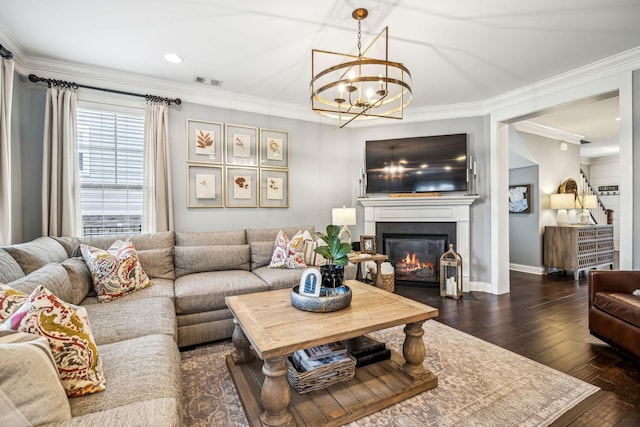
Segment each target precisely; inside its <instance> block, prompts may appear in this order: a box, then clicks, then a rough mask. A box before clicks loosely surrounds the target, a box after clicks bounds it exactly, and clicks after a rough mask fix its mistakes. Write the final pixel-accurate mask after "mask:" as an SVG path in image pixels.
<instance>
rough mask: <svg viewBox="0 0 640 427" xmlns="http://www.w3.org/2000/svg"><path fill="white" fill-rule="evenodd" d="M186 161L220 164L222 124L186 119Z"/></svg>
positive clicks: (221, 157) (222, 154) (221, 156)
mask: <svg viewBox="0 0 640 427" xmlns="http://www.w3.org/2000/svg"><path fill="white" fill-rule="evenodd" d="M186 128H187V161H188V162H199V163H203V162H206V163H222V162H223V156H224V149H223V137H224V135H223V134H224V131H223V126H222V123H216V122H207V121H204V120H192V119H187V126H186Z"/></svg>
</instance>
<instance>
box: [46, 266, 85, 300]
mask: <svg viewBox="0 0 640 427" xmlns="http://www.w3.org/2000/svg"><path fill="white" fill-rule="evenodd" d="M61 265H62V266H63V267H64V269H65V270H66V271H67V274H68V275H69V280H71V285H72V287H73V300H74V301H77V302H72V304H80V303H81V302H82V300H83V299H84V298H85V297H86V296H87V295H88V294H89V291H91V290H92V289H93V279H92V278H91V272H90V271H89V267H87V264H86V263H85V262H84V260H83V259H82V258H68V259H65V260H64V261H62V263H61ZM54 293H55V292H54ZM69 302H70V301H69Z"/></svg>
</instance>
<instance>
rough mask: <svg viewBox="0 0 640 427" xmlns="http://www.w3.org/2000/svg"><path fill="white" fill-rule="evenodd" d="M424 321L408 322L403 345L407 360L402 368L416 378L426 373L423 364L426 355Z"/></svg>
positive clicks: (403, 353)
mask: <svg viewBox="0 0 640 427" xmlns="http://www.w3.org/2000/svg"><path fill="white" fill-rule="evenodd" d="M423 323H424V321H421V322H415V323H407V326H405V328H404V333H405V339H404V344H403V345H402V355H403V356H404V359H405V361H406V362H405V364H404V366H403V367H402V368H403V369H404V370H405V372H407V373H409V374H410V375H411V376H413V377H414V378H416V377H419V376H421V375H424V374H425V372H426V371H425V369H424V367H423V366H422V362H424V355H425V350H424V342H423V341H422V336H423V335H424V330H423V329H422V324H423Z"/></svg>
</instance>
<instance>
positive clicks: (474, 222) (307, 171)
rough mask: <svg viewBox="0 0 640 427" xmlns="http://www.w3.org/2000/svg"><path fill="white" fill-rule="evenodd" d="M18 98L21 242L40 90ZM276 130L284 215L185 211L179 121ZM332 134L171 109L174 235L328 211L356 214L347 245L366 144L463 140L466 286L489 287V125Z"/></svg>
mask: <svg viewBox="0 0 640 427" xmlns="http://www.w3.org/2000/svg"><path fill="white" fill-rule="evenodd" d="M15 90H16V95H17V96H18V97H19V103H20V112H19V114H16V115H17V116H19V117H20V129H21V131H20V133H19V135H18V136H16V135H14V140H16V142H17V145H18V146H19V147H20V149H19V151H20V155H21V166H22V168H21V170H22V191H21V194H22V198H23V201H22V206H21V208H22V209H21V215H22V218H23V236H22V239H21V240H22V241H28V240H31V239H33V238H35V237H38V236H40V235H41V226H40V217H41V199H40V194H41V183H42V172H41V169H42V164H41V162H42V133H43V130H42V128H43V121H44V99H45V93H46V88H44V87H43V86H41V85H35V84H33V83H30V82H28V81H27V82H19V83H18V84H17V85H16V89H15ZM187 119H197V120H206V121H214V122H220V123H229V124H238V125H246V126H255V127H258V128H269V129H280V130H285V131H288V132H289V141H290V149H289V154H290V158H289V166H290V171H289V180H290V203H289V208H286V209H279V208H206V209H203V208H187V202H186V201H187V194H186V193H187V169H186V165H187V163H186V157H187V148H186V141H185V139H186V131H185V126H186V120H187ZM394 123H397V124H393V125H384V126H374V127H352V128H349V127H347V128H344V129H339V128H338V127H337V125H336V124H334V123H330V122H328V123H327V124H318V123H312V122H306V121H300V120H293V119H287V118H281V117H274V116H268V115H262V114H254V113H246V112H241V111H235V110H227V109H222V108H215V107H209V106H204V105H199V104H192V103H184V104H182V105H181V106H173V105H172V106H171V107H170V112H169V126H170V135H169V144H170V153H171V168H172V178H173V196H174V201H173V203H174V212H175V228H176V230H180V231H216V230H232V229H239V228H259V227H274V228H275V227H284V226H289V225H292V226H295V225H313V226H315V227H316V228H317V229H324V227H326V225H327V224H328V223H329V222H330V221H331V208H332V207H339V206H343V205H344V206H347V207H356V208H357V209H358V211H357V215H358V223H359V225H357V226H354V227H352V233H353V237H354V239H358V238H359V236H360V234H362V232H363V225H362V224H363V209H362V206H361V205H360V204H359V203H358V202H357V200H356V198H357V197H358V188H359V185H358V178H359V173H360V168H362V167H363V162H364V142H365V141H366V140H367V139H380V138H403V137H411V136H424V135H441V134H450V133H467V134H468V135H469V140H468V146H469V154H470V155H472V156H473V157H474V159H476V160H477V164H478V170H479V173H478V187H477V188H478V193H479V194H480V198H479V199H478V200H477V201H476V202H475V203H474V204H473V205H472V206H471V253H472V259H471V260H469V262H470V266H471V278H472V280H475V281H480V282H490V279H491V276H490V274H491V273H490V270H491V268H490V253H491V251H490V240H489V234H490V233H489V231H490V230H489V218H490V212H489V211H490V210H489V206H490V205H489V200H488V194H489V146H488V144H489V143H488V141H489V129H488V120H487V118H483V117H474V118H466V119H455V120H437V121H430V122H422V123H407V122H394Z"/></svg>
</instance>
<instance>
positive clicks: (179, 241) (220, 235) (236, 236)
mask: <svg viewBox="0 0 640 427" xmlns="http://www.w3.org/2000/svg"><path fill="white" fill-rule="evenodd" d="M245 243H247V237H246V234H245V232H244V230H235V231H209V232H206V233H187V232H185V233H176V246H212V245H244V244H245Z"/></svg>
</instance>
